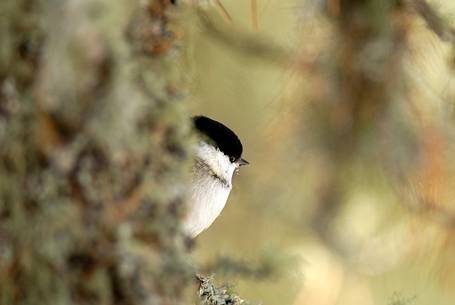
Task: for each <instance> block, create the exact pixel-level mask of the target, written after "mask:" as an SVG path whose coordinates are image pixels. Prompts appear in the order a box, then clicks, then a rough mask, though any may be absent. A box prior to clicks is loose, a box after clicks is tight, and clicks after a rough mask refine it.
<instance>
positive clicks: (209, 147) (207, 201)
mask: <svg viewBox="0 0 455 305" xmlns="http://www.w3.org/2000/svg"><path fill="white" fill-rule="evenodd" d="M192 120H193V125H194V129H195V130H196V134H197V137H198V141H197V143H196V145H195V160H194V165H193V167H192V175H191V183H190V187H189V190H188V194H187V203H186V215H185V217H184V219H183V231H184V233H185V234H186V236H188V237H189V238H190V239H194V238H195V237H196V236H198V235H199V234H200V233H201V232H202V231H204V230H206V229H207V228H208V227H209V226H210V225H211V224H212V223H213V222H214V221H215V219H216V218H217V217H218V216H219V215H220V213H221V211H222V210H223V208H224V206H225V205H226V202H227V200H228V197H229V193H230V192H231V190H232V176H233V175H234V173H235V172H237V171H238V169H239V167H241V166H244V165H248V164H249V162H248V161H246V160H245V159H243V158H242V152H243V146H242V143H241V142H240V140H239V138H238V136H237V135H236V134H235V133H234V132H233V131H232V130H231V129H229V128H228V127H226V126H225V125H223V124H222V123H220V122H218V121H216V120H213V119H211V118H208V117H206V116H203V115H198V116H195V117H193V118H192Z"/></svg>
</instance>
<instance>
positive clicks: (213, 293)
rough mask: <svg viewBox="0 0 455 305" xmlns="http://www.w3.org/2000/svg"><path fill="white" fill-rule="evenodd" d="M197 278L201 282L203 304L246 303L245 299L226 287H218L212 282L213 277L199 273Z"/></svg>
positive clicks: (231, 304) (237, 304)
mask: <svg viewBox="0 0 455 305" xmlns="http://www.w3.org/2000/svg"><path fill="white" fill-rule="evenodd" d="M196 280H197V281H198V282H199V297H200V300H201V302H200V304H202V305H240V304H245V300H242V299H241V298H240V297H238V296H236V295H233V294H230V293H229V292H228V290H227V289H226V288H223V287H221V288H220V287H216V286H215V285H213V284H212V282H211V278H209V277H206V276H203V275H200V274H197V275H196Z"/></svg>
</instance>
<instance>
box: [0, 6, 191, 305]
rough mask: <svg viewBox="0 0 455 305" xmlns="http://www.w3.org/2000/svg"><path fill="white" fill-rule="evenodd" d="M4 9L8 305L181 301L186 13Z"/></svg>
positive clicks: (0, 292)
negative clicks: (182, 16) (179, 25)
mask: <svg viewBox="0 0 455 305" xmlns="http://www.w3.org/2000/svg"><path fill="white" fill-rule="evenodd" d="M0 12H1V13H0V15H1V18H0V41H1V45H0V283H1V284H0V304H4V305H9V304H40V305H42V304H97V305H98V304H100V305H101V304H179V303H182V302H183V301H182V290H183V288H184V287H185V285H186V284H187V283H188V282H189V281H188V279H189V278H190V276H189V275H190V274H191V272H190V267H189V264H188V257H187V251H186V249H185V246H184V240H183V235H182V233H181V230H180V226H179V219H180V214H181V202H182V197H183V193H184V190H185V180H184V172H185V170H186V169H187V165H186V164H187V159H188V158H187V155H188V152H187V148H186V147H187V146H188V145H187V144H188V143H187V142H188V140H186V139H187V138H188V136H187V134H188V131H189V123H187V122H189V120H188V118H187V113H186V111H185V108H184V105H183V104H182V103H181V101H180V99H181V98H180V95H179V90H178V88H179V86H180V82H181V79H180V75H179V73H177V72H178V71H177V69H176V67H177V65H176V62H177V61H178V60H179V57H178V52H177V50H176V48H175V41H174V38H173V37H174V36H175V35H173V33H172V32H171V31H170V30H169V23H170V22H171V21H172V19H173V15H175V14H176V12H175V7H174V6H173V5H172V4H171V3H170V1H167V0H148V1H139V0H136V1H130V0H123V1H107V0H65V1H61V0H51V1H44V0H33V1H30V0H3V1H1V3H0Z"/></svg>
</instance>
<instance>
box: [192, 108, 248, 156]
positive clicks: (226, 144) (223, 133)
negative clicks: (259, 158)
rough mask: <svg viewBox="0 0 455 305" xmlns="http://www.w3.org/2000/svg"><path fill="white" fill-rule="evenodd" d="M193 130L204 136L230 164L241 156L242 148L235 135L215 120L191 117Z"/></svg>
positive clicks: (200, 116)
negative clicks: (227, 158) (226, 157)
mask: <svg viewBox="0 0 455 305" xmlns="http://www.w3.org/2000/svg"><path fill="white" fill-rule="evenodd" d="M193 122H194V126H195V128H196V129H197V130H198V131H199V132H200V133H202V134H203V135H205V136H206V137H207V138H208V139H209V140H210V141H211V142H212V143H211V144H213V145H214V146H216V147H218V149H219V150H221V151H222V152H223V153H224V154H225V155H227V156H228V157H229V159H230V160H231V162H236V161H238V160H239V159H240V157H241V156H242V151H243V146H242V143H241V142H240V140H239V138H238V137H237V135H236V134H235V133H234V132H233V131H232V130H230V129H229V128H227V127H226V126H224V125H223V124H221V123H220V122H217V121H215V120H212V119H209V118H208V117H205V116H202V115H199V116H195V117H193Z"/></svg>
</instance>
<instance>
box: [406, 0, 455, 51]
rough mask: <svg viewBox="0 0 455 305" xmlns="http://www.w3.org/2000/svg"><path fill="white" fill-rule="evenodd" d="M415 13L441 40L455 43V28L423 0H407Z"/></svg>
mask: <svg viewBox="0 0 455 305" xmlns="http://www.w3.org/2000/svg"><path fill="white" fill-rule="evenodd" d="M408 2H409V4H410V6H411V7H413V8H414V9H415V10H416V11H417V13H418V14H419V15H420V16H421V17H422V18H423V19H424V20H425V22H426V23H427V26H428V28H429V29H430V30H432V31H433V32H434V33H435V34H436V35H437V36H438V37H439V38H440V39H441V40H442V41H447V42H451V43H455V30H454V29H453V28H451V27H450V26H449V25H448V24H447V23H446V22H444V20H442V18H441V17H440V16H439V14H438V13H437V12H436V11H435V10H434V9H433V8H432V7H431V6H430V5H429V4H428V3H427V2H426V1H425V0H411V1H408Z"/></svg>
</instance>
